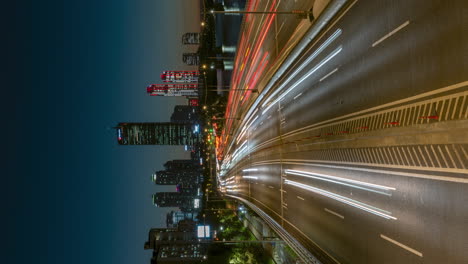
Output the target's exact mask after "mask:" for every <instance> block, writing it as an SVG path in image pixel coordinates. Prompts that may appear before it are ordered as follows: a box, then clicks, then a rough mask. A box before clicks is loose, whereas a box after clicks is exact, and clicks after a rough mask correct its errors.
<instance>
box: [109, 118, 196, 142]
mask: <svg viewBox="0 0 468 264" xmlns="http://www.w3.org/2000/svg"><path fill="white" fill-rule="evenodd" d="M116 130H117V142H118V143H119V144H120V145H198V143H200V142H201V139H202V136H201V134H200V133H198V132H197V129H196V128H195V126H193V125H191V124H178V123H171V122H164V123H119V124H118V125H117V126H116Z"/></svg>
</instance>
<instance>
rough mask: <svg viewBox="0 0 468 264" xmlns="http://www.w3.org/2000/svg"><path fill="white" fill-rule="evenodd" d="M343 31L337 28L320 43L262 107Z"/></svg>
mask: <svg viewBox="0 0 468 264" xmlns="http://www.w3.org/2000/svg"><path fill="white" fill-rule="evenodd" d="M341 32H342V30H341V29H340V28H339V29H337V30H336V31H335V32H334V33H333V34H332V35H331V36H330V37H329V38H328V39H327V40H326V41H325V42H323V43H322V45H320V47H318V49H316V50H315V51H314V52H313V53H312V55H310V57H309V58H308V59H307V60H306V61H304V62H303V63H302V64H301V65H299V67H297V69H296V70H295V71H294V72H293V73H292V74H291V75H290V76H289V77H288V78H287V79H286V80H285V81H284V82H282V84H281V85H280V86H279V87H278V88H277V89H276V90H275V91H274V92H273V93H272V94H271V95H270V96H269V97H268V99H267V100H265V102H264V103H263V104H262V107H265V106H266V105H267V104H268V102H269V101H270V100H271V98H273V97H274V96H275V95H276V94H277V93H279V92H280V91H281V90H282V89H283V88H284V87H285V86H286V84H288V83H289V82H290V81H291V80H292V79H293V78H294V77H296V75H297V74H298V73H299V72H300V71H302V70H303V69H304V68H305V67H306V66H307V65H309V63H310V62H311V61H312V60H313V59H315V58H316V57H317V56H318V55H319V54H320V53H322V51H323V50H324V49H325V48H326V47H328V46H329V45H330V44H331V43H332V42H333V41H334V40H335V39H336V38H338V37H339V36H340V35H341Z"/></svg>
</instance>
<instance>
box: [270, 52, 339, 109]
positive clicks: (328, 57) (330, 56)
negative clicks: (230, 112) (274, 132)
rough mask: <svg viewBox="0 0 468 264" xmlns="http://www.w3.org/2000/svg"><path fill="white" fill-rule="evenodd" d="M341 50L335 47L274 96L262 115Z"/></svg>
mask: <svg viewBox="0 0 468 264" xmlns="http://www.w3.org/2000/svg"><path fill="white" fill-rule="evenodd" d="M341 50H343V47H342V46H339V47H338V48H337V49H335V50H334V51H333V52H332V53H330V54H329V55H328V56H327V57H326V58H325V59H323V60H322V61H321V62H320V63H319V64H317V65H315V67H313V68H312V69H311V70H310V71H309V72H307V74H306V75H304V76H303V77H302V78H300V79H299V80H298V81H297V82H295V83H294V84H293V85H291V87H289V89H287V90H286V91H285V92H284V93H282V94H281V95H280V96H279V97H278V98H276V99H275V100H274V101H273V102H272V103H271V104H269V105H268V106H267V108H266V109H265V110H263V112H262V115H263V114H265V113H266V112H267V111H268V109H270V108H271V107H272V106H273V105H274V104H276V103H277V102H278V101H280V100H281V99H283V97H285V96H286V95H287V94H288V93H289V92H291V91H292V90H294V88H296V87H297V86H298V85H299V84H300V83H302V82H303V81H304V80H305V79H307V78H309V76H310V75H312V74H313V73H314V72H316V71H317V70H318V69H320V68H321V67H322V66H323V65H325V63H327V62H328V61H329V60H331V59H332V58H333V57H335V56H336V55H337V54H338V53H340V52H341Z"/></svg>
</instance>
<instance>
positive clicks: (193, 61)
mask: <svg viewBox="0 0 468 264" xmlns="http://www.w3.org/2000/svg"><path fill="white" fill-rule="evenodd" d="M182 62H184V63H185V64H187V65H191V66H194V65H199V64H200V56H198V54H197V53H182Z"/></svg>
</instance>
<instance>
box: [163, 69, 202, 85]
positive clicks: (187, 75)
mask: <svg viewBox="0 0 468 264" xmlns="http://www.w3.org/2000/svg"><path fill="white" fill-rule="evenodd" d="M199 76H200V72H199V71H163V72H162V73H161V80H162V81H163V82H176V83H180V82H182V83H191V82H195V83H196V82H198V77H199Z"/></svg>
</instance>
